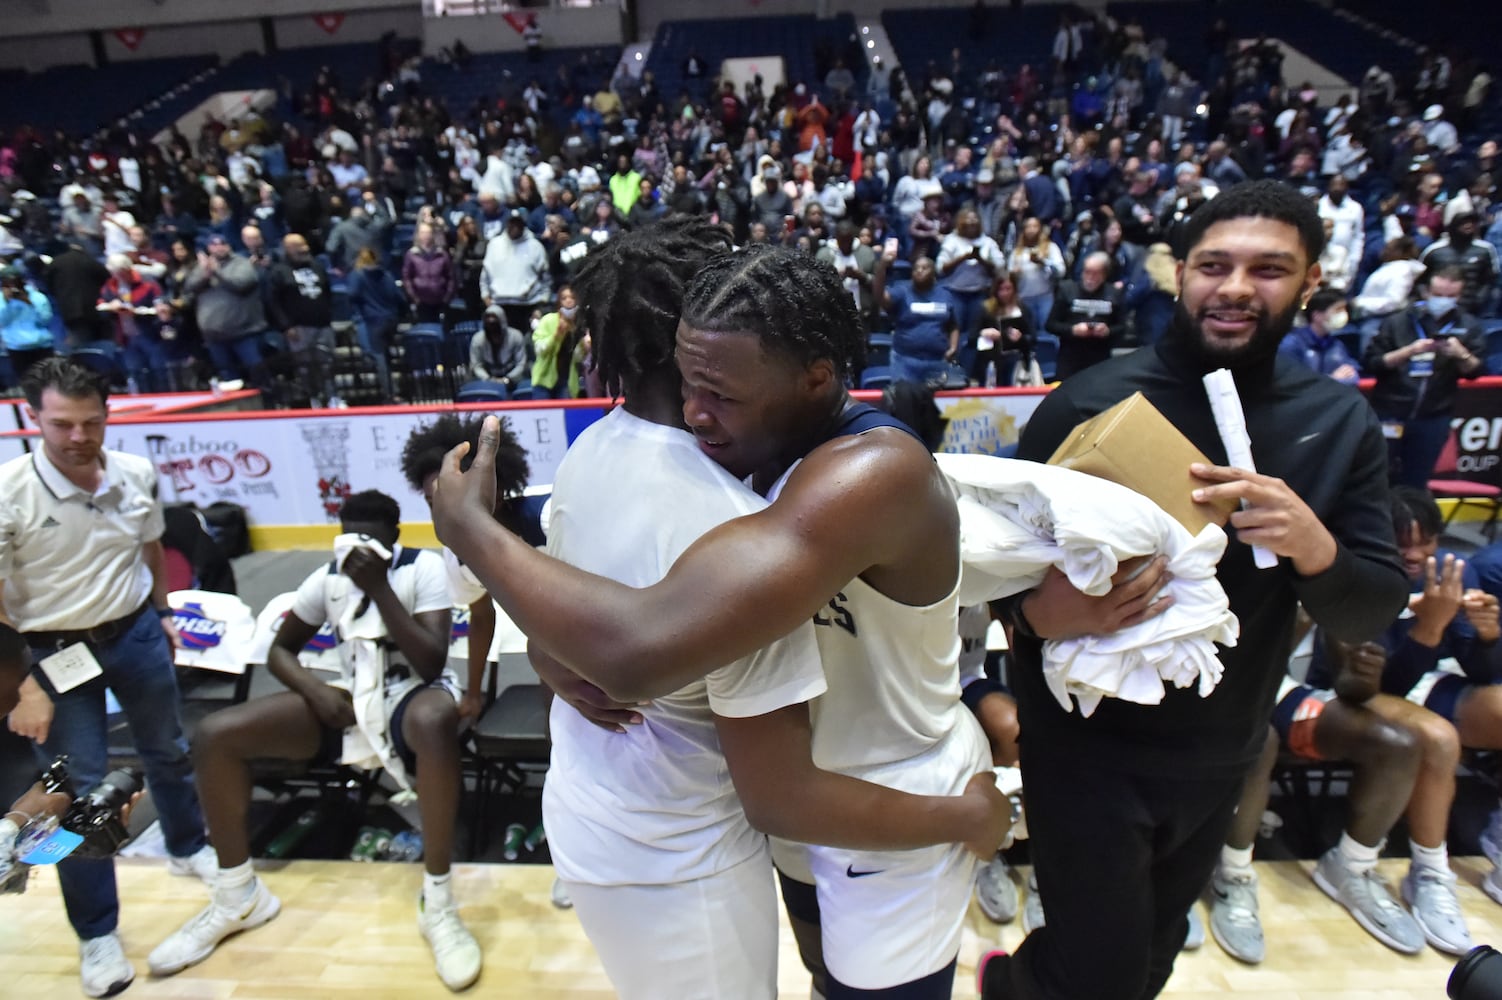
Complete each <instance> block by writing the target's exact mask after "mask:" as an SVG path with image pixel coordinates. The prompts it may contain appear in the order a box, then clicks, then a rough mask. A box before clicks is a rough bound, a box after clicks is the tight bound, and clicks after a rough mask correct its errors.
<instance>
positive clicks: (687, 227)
mask: <svg viewBox="0 0 1502 1000" xmlns="http://www.w3.org/2000/svg"><path fill="white" fill-rule="evenodd" d="M730 247H731V242H730V234H729V233H728V232H727V231H726V230H725V229H724V228H723V227H721V226H717V225H713V224H711V223H709V222H707V221H705V220H704V219H703V218H699V217H695V216H669V217H668V218H665V219H663V220H661V221H660V222H656V223H653V224H652V225H649V226H644V227H642V228H641V229H637V230H634V231H632V232H629V233H625V234H622V235H619V236H613V237H611V238H610V239H609V240H608V241H607V242H606V243H605V245H604V246H602V247H599V248H598V249H595V250H592V251H590V253H589V255H588V256H587V257H586V258H585V259H584V264H583V266H582V267H580V269H579V273H578V274H577V275H575V276H574V281H573V286H574V292H575V295H576V297H577V299H578V302H579V328H580V329H584V330H588V331H589V332H590V338H591V341H592V343H593V345H594V360H595V366H596V368H597V369H598V371H599V374H600V378H601V380H602V381H603V382H604V383H605V391H606V392H607V393H609V394H610V395H611V397H612V398H617V397H619V396H620V395H621V394H622V393H623V391H624V390H625V386H626V384H627V383H629V382H632V381H634V380H635V379H637V378H638V377H640V376H642V375H644V374H646V373H648V372H655V371H658V370H661V369H668V370H674V368H673V350H674V347H675V345H676V343H677V336H678V314H679V311H680V310H681V308H682V305H683V293H684V290H685V289H686V288H687V287H688V284H689V282H690V281H691V280H692V279H693V276H694V275H695V274H697V273H698V272H699V269H700V268H702V267H703V266H704V265H705V263H706V262H708V261H709V260H710V259H711V258H712V257H714V256H715V255H716V254H721V253H725V252H726V251H728V250H729V249H730Z"/></svg>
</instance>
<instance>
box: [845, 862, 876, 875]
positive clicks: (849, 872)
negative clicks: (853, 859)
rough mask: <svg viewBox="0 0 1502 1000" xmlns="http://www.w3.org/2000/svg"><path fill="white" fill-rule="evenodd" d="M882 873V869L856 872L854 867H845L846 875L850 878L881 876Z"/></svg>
mask: <svg viewBox="0 0 1502 1000" xmlns="http://www.w3.org/2000/svg"><path fill="white" fill-rule="evenodd" d="M881 873H882V869H880V868H873V869H871V870H870V871H865V872H858V871H856V870H855V866H854V865H846V866H845V874H846V875H847V876H849V877H850V878H865V877H866V876H867V875H880V874H881Z"/></svg>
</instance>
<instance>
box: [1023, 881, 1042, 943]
mask: <svg viewBox="0 0 1502 1000" xmlns="http://www.w3.org/2000/svg"><path fill="white" fill-rule="evenodd" d="M1042 926H1043V897H1042V896H1040V895H1038V876H1036V875H1028V877H1027V898H1026V899H1024V900H1023V901H1022V933H1024V934H1031V933H1032V932H1033V931H1035V930H1037V929H1038V928H1039V927H1042Z"/></svg>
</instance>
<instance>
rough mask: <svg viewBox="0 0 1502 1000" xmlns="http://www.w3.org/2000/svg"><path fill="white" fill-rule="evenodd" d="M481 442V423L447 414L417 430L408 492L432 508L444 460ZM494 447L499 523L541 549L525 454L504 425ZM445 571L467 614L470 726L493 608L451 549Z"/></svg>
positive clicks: (465, 709)
mask: <svg viewBox="0 0 1502 1000" xmlns="http://www.w3.org/2000/svg"><path fill="white" fill-rule="evenodd" d="M479 440H480V418H479V417H471V418H470V419H468V420H461V419H459V417H457V416H456V415H454V414H452V413H448V414H444V415H443V416H441V417H439V418H438V419H437V420H435V421H433V422H432V423H430V424H423V425H422V426H420V427H418V428H417V430H415V431H413V432H412V434H411V436H409V437H408V438H407V443H406V444H405V445H404V446H403V447H402V475H403V476H404V477H405V478H406V480H407V484H408V485H409V486H411V487H412V488H413V489H414V490H416V491H417V492H419V493H421V494H422V498H423V499H424V500H426V501H427V502H428V503H432V502H433V484H434V483H435V482H437V481H438V472H439V470H440V469H441V468H442V467H443V457H444V456H445V455H447V454H448V453H449V452H450V451H452V450H453V449H454V448H455V447H456V446H457V445H459V444H460V443H461V442H466V441H467V442H469V445H470V448H471V449H473V448H474V447H475V445H476V444H477V443H478V442H479ZM496 444H497V446H496V456H495V491H496V496H497V497H498V498H499V499H498V501H497V502H496V509H495V518H496V520H497V521H499V522H500V523H501V524H503V525H505V526H506V528H507V529H508V530H510V531H514V532H516V533H517V534H518V535H521V536H522V537H523V538H526V539H528V540H529V541H531V542H532V543H533V544H539V545H540V544H541V543H542V538H541V537H540V535H541V532H540V530H539V529H538V527H537V525H536V524H535V522H533V521H530V520H529V519H528V518H527V516H526V511H525V509H524V507H523V501H522V491H523V490H525V489H526V488H527V477H528V475H529V474H530V470H529V469H528V467H527V450H526V449H525V448H523V447H522V445H521V442H519V441H517V440H516V438H515V436H513V435H512V433H511V431H510V430H509V429H507V428H506V426H505V425H504V424H502V425H501V430H500V436H499V438H498V439H497V442H496ZM443 567H444V569H445V571H447V573H448V582H449V593H450V594H452V595H453V598H454V606H455V607H468V608H469V680H468V682H467V683H466V685H465V688H464V697H463V699H461V700H460V702H459V718H460V720H461V721H462V722H463V723H464V724H466V725H469V724H472V723H473V722H474V721H475V720H476V719H478V718H479V717H480V710H481V708H483V707H484V705H483V694H484V685H485V664H486V661H487V660H488V659H489V657H490V647H491V646H492V645H493V642H494V639H495V632H496V613H495V604H494V603H493V602H492V601H491V600H490V597H489V595H487V594H486V593H485V588H484V587H483V586H481V585H480V581H478V580H476V579H475V577H474V574H473V573H471V572H470V571H469V570H468V569H466V568H465V567H464V565H463V564H462V563H460V562H459V560H458V558H457V557H456V556H455V555H454V554H453V553H452V552H450V551H449V550H448V549H444V550H443Z"/></svg>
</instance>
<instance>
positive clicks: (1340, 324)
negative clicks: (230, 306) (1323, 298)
mask: <svg viewBox="0 0 1502 1000" xmlns="http://www.w3.org/2000/svg"><path fill="white" fill-rule="evenodd" d="M1350 323H1351V314H1350V313H1348V312H1346V311H1345V310H1344V309H1338V310H1332V311H1330V312H1327V313H1325V329H1327V330H1344V329H1345V328H1346V327H1347V326H1349V325H1350Z"/></svg>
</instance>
